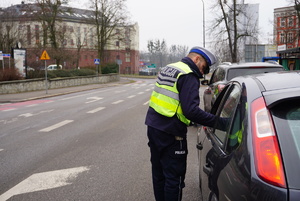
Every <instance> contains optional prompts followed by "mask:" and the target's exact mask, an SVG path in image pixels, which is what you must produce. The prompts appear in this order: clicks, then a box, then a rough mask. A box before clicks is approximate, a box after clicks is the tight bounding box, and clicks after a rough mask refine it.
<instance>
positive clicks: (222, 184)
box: [197, 71, 300, 201]
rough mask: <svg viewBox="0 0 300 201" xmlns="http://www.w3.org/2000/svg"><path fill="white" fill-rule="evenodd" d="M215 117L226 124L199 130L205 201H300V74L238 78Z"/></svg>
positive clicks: (218, 104) (220, 101)
mask: <svg viewBox="0 0 300 201" xmlns="http://www.w3.org/2000/svg"><path fill="white" fill-rule="evenodd" d="M211 113H213V114H215V115H216V116H217V118H219V119H223V120H225V122H227V124H226V126H225V127H224V123H223V124H222V125H223V126H221V127H220V126H219V125H218V123H216V125H215V126H213V127H211V128H210V127H200V128H199V131H198V141H197V148H198V157H199V181H200V189H201V195H202V196H203V200H205V201H228V200H231V201H241V200H248V201H250V200H251V201H262V200H266V201H267V200H268V201H271V200H272V201H298V200H299V199H300V174H299V167H300V72H299V71H298V72H295V71H291V72H289V71H283V72H275V73H267V74H258V75H249V76H244V77H237V78H234V79H233V80H232V81H230V82H229V83H228V84H227V85H226V86H225V87H224V89H223V90H222V92H221V93H220V94H219V96H218V98H217V99H216V101H215V104H214V105H213V107H212V110H211ZM218 122H222V121H218Z"/></svg>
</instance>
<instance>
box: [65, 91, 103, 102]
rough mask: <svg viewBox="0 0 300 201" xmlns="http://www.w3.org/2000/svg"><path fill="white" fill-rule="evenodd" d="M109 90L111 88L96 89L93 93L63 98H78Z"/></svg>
mask: <svg viewBox="0 0 300 201" xmlns="http://www.w3.org/2000/svg"><path fill="white" fill-rule="evenodd" d="M108 90H109V89H105V90H101V91H95V92H91V93H85V94H81V95H77V96H70V97H67V98H63V99H61V100H69V99H72V98H78V97H82V96H88V95H91V94H97V93H100V92H104V91H108Z"/></svg>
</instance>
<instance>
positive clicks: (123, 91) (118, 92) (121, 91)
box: [115, 90, 126, 93]
mask: <svg viewBox="0 0 300 201" xmlns="http://www.w3.org/2000/svg"><path fill="white" fill-rule="evenodd" d="M124 91H126V90H121V91H115V93H121V92H124Z"/></svg>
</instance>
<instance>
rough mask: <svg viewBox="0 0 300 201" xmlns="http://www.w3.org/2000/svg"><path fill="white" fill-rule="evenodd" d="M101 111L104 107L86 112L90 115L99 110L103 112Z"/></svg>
mask: <svg viewBox="0 0 300 201" xmlns="http://www.w3.org/2000/svg"><path fill="white" fill-rule="evenodd" d="M103 109H105V107H98V108H96V109H94V110H91V111H88V112H87V113H90V114H92V113H96V112H99V111H100V110H103Z"/></svg>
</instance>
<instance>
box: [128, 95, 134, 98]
mask: <svg viewBox="0 0 300 201" xmlns="http://www.w3.org/2000/svg"><path fill="white" fill-rule="evenodd" d="M133 97H135V95H132V96H128V97H127V98H133Z"/></svg>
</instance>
